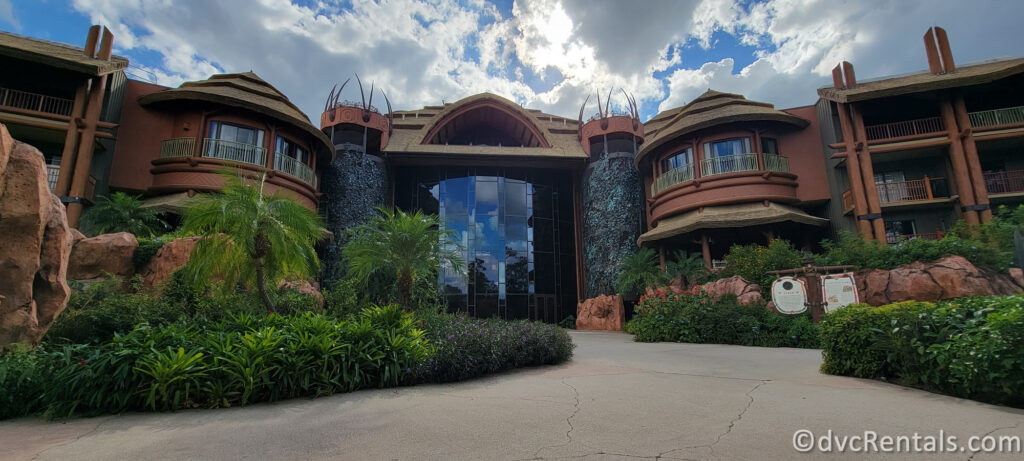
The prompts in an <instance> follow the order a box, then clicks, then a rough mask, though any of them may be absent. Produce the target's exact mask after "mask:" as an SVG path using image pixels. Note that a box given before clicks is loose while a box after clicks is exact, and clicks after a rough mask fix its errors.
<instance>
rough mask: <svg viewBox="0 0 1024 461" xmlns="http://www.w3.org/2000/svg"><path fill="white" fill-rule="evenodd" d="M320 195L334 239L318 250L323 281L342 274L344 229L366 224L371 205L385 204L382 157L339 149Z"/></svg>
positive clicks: (327, 170)
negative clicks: (341, 261)
mask: <svg viewBox="0 0 1024 461" xmlns="http://www.w3.org/2000/svg"><path fill="white" fill-rule="evenodd" d="M320 190H321V191H323V193H324V196H323V197H321V198H320V201H321V205H322V208H323V210H322V212H323V214H324V215H325V216H326V223H327V230H329V231H331V232H332V233H333V234H334V238H333V240H331V241H330V242H329V243H327V244H326V245H325V246H324V248H323V250H322V251H321V258H320V260H321V267H323V272H322V277H323V279H324V280H325V281H333V280H337V279H338V278H340V277H341V275H342V274H341V270H342V269H341V267H340V260H341V249H342V248H343V247H344V246H345V243H346V242H347V241H348V240H347V238H346V233H345V231H346V229H349V228H351V227H354V226H358V225H361V224H364V223H366V222H367V221H369V220H370V218H372V217H373V215H374V213H376V211H375V210H374V208H376V207H379V206H385V205H386V204H387V192H388V171H387V167H386V165H385V164H384V162H383V160H382V159H380V158H379V157H375V156H372V155H367V154H365V153H363V152H362V151H359V150H339V151H338V152H337V155H336V157H335V159H334V161H333V162H332V163H331V165H330V167H328V168H327V169H325V170H324V172H323V176H322V177H321V182H320Z"/></svg>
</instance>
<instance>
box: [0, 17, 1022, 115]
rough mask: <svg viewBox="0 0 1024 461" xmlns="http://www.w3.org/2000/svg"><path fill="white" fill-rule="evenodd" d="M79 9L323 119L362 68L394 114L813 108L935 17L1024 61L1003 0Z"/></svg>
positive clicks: (901, 54)
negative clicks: (604, 100)
mask: <svg viewBox="0 0 1024 461" xmlns="http://www.w3.org/2000/svg"><path fill="white" fill-rule="evenodd" d="M342 3H344V7H343V6H341V4H342ZM5 5H6V6H8V7H9V5H10V3H9V0H0V20H4V19H3V18H4V11H5V10H4V6H5ZM73 6H74V8H75V9H76V10H78V11H80V12H82V13H84V14H86V15H88V16H89V17H90V19H91V20H92V21H93V22H96V23H103V24H107V25H108V26H109V27H110V28H111V29H112V30H113V31H114V33H115V35H116V39H115V47H116V48H117V50H118V52H119V53H121V54H124V55H127V56H128V57H130V58H133V65H135V66H137V67H140V68H142V69H143V71H144V72H150V73H152V75H154V76H155V78H156V79H157V80H158V82H159V83H161V84H165V85H169V86H176V85H178V84H180V83H181V82H182V81H185V80H195V79H202V78H206V77H208V76H209V75H210V74H212V73H217V72H244V71H248V70H253V71H255V72H256V73H258V74H259V75H260V76H262V77H263V78H265V79H266V80H268V81H269V82H271V83H272V84H274V85H275V86H277V87H278V88H279V89H280V90H281V91H282V92H284V93H285V94H286V95H288V96H289V97H290V98H291V99H292V100H293V101H294V102H295V103H296V104H297V105H298V106H299V107H300V108H301V109H303V110H304V111H305V112H306V113H307V114H308V115H310V116H311V117H310V118H311V119H313V120H316V119H317V118H318V116H319V111H320V110H321V108H322V107H323V99H324V98H325V97H326V93H327V92H328V91H329V90H330V88H331V87H332V86H333V85H334V84H335V83H338V82H340V81H343V80H344V79H346V78H349V77H350V76H352V74H353V73H358V74H359V75H360V77H362V78H363V79H364V81H367V82H374V83H375V84H376V86H377V87H381V88H384V89H385V90H386V91H387V94H388V96H389V97H390V99H391V101H392V103H393V105H394V106H395V107H396V108H405V109H409V108H417V107H421V106H424V105H431V104H438V103H440V102H441V101H448V102H451V101H455V100H457V99H460V98H463V97H466V96H469V95H471V94H474V93H479V92H484V91H488V92H492V93H496V94H499V95H502V96H505V97H507V98H509V99H512V100H514V101H516V102H518V103H520V104H523V105H525V106H528V107H531V108H537V109H541V110H545V111H548V112H551V113H555V114H558V115H563V116H569V117H573V116H575V114H576V112H577V111H578V110H579V107H580V104H581V103H582V102H583V100H584V99H585V98H586V97H587V95H588V94H589V95H593V94H594V93H595V92H596V91H602V94H604V92H606V91H607V90H608V89H614V90H615V91H614V93H616V95H615V96H614V98H613V105H618V104H622V103H624V98H621V96H619V95H618V94H617V93H619V91H618V88H623V89H626V90H627V91H629V92H631V93H633V94H634V95H635V96H636V97H637V99H638V101H639V102H640V103H641V109H642V113H643V114H645V115H647V116H650V115H653V114H654V113H655V112H656V111H657V110H664V109H667V108H670V107H674V106H678V105H681V104H685V103H686V102H688V101H689V100H692V99H693V98H694V97H696V96H698V95H699V94H700V93H702V92H703V91H705V90H706V89H708V88H709V87H710V88H714V89H717V90H721V91H730V92H737V93H741V94H744V95H746V96H747V97H748V98H750V99H756V100H762V101H767V102H771V103H774V104H776V106H778V107H792V106H797V105H805V104H812V103H814V101H815V99H816V92H815V90H816V88H817V87H819V86H822V85H825V84H827V83H828V82H829V77H828V76H829V71H830V69H831V68H832V67H833V66H834V65H835V64H836V63H837V62H839V61H841V60H844V59H845V60H849V61H851V62H853V63H854V64H855V65H856V66H857V71H858V76H860V77H861V79H864V78H868V77H873V76H874V77H877V76H883V75H891V74H897V73H905V72H910V71H914V70H918V69H923V68H924V67H925V62H924V55H923V51H922V47H921V36H922V34H923V33H924V31H925V29H926V28H927V27H928V26H929V25H932V24H934V23H938V24H942V25H944V26H946V29H947V30H948V31H949V33H950V36H951V39H952V42H953V51H954V55H955V56H956V58H957V60H958V62H960V63H963V62H967V61H971V60H978V59H982V58H987V57H992V56H998V55H1022V54H1024V41H1022V40H1020V38H1021V37H1020V32H1019V29H1018V28H1017V25H1016V21H1017V18H1020V17H1022V13H1024V3H1019V2H1002V1H999V0H975V1H974V2H973V3H972V7H971V8H963V7H962V5H961V4H959V3H957V2H948V3H947V2H932V1H930V0H905V1H900V2H891V1H883V0H866V1H863V2H846V1H840V0H766V1H763V2H747V1H742V2H741V1H732V0H649V1H645V2H619V1H613V0H521V1H520V0H517V1H516V2H515V3H514V4H513V6H512V8H511V9H510V10H504V11H499V9H498V8H497V7H496V6H494V5H493V4H491V3H490V2H485V1H483V0H461V1H457V0H434V1H431V2H420V1H413V0H391V1H371V0H352V1H351V2H338V1H333V0H320V1H312V2H303V4H301V5H296V4H293V3H291V2H289V1H287V0H218V1H216V2H210V1H206V0H180V1H175V2H169V1H166V0H73ZM8 10H10V8H8ZM12 17H13V16H12ZM683 53H690V54H687V55H686V56H684V55H683ZM701 53H703V54H704V55H705V56H706V58H705V59H700V58H699V57H700V56H701ZM136 54H137V55H138V56H140V59H135V57H134V56H135V55H136ZM741 55H742V56H741ZM152 56H157V61H156V62H154V61H153V60H152ZM694 56H697V57H698V59H699V61H703V62H699V61H698V62H694V61H693V59H694V58H693V57H694ZM141 57H145V59H143V58H141ZM737 58H742V59H737ZM143 61H145V62H143ZM684 62H685V63H686V64H685V65H684ZM737 62H743V63H749V64H745V65H742V66H740V65H737ZM343 97H347V98H350V99H356V98H358V90H356V89H354V87H351V86H350V87H347V88H346V91H345V94H344V95H343ZM378 97H379V96H378ZM591 99H592V100H593V98H591ZM595 109H596V108H595V105H594V104H593V102H592V103H591V108H590V111H594V110H595Z"/></svg>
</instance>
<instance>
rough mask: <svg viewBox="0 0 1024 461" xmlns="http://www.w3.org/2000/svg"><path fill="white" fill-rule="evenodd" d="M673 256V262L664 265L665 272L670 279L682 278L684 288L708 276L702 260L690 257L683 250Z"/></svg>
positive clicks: (697, 257)
mask: <svg viewBox="0 0 1024 461" xmlns="http://www.w3.org/2000/svg"><path fill="white" fill-rule="evenodd" d="M673 256H674V260H672V261H669V262H668V263H667V264H665V265H666V266H667V267H666V269H667V272H668V273H669V275H670V276H672V277H682V282H683V286H684V287H686V286H689V285H690V284H693V283H696V282H697V281H698V280H700V279H701V278H702V277H704V276H706V275H707V274H708V268H707V266H706V265H705V264H704V258H701V257H699V256H693V255H690V254H688V253H686V252H685V251H683V250H678V251H676V252H675V253H674V254H673Z"/></svg>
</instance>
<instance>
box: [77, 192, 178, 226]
mask: <svg viewBox="0 0 1024 461" xmlns="http://www.w3.org/2000/svg"><path fill="white" fill-rule="evenodd" d="M139 197H140V196H137V195H136V196H132V195H128V194H126V193H124V192H114V193H113V194H111V195H110V197H99V198H97V199H96V203H95V204H93V206H92V207H91V208H89V211H87V212H85V216H83V217H82V230H83V231H85V232H86V233H87V234H89V235H99V234H107V233H110V232H130V233H132V234H135V235H136V236H139V237H153V236H154V235H156V233H157V232H159V231H162V230H166V229H167V223H165V222H164V221H163V220H162V219H160V218H159V217H157V215H156V211H155V210H153V209H152V208H143V207H142V200H139Z"/></svg>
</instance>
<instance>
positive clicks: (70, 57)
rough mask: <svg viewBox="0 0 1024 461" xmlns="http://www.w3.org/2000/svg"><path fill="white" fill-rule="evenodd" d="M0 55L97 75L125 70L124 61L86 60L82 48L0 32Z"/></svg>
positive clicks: (87, 58) (125, 59) (116, 57)
mask: <svg viewBox="0 0 1024 461" xmlns="http://www.w3.org/2000/svg"><path fill="white" fill-rule="evenodd" d="M0 55H3V56H10V57H12V58H17V59H24V60H26V61H32V62H37V63H40V64H45V65H48V66H53V67H58V68H61V69H67V70H72V71H75V72H81V73H83V74H87V75H93V76H99V75H106V74H109V73H111V72H116V71H119V70H121V69H124V68H126V67H128V58H124V57H121V56H112V57H111V58H110V60H109V61H107V60H105V59H99V58H90V57H88V56H86V55H85V51H84V48H81V47H77V46H72V45H68V44H66V43H58V42H51V41H49V40H40V39H38V38H30V37H24V36H21V35H17V34H12V33H10V32H3V31H0Z"/></svg>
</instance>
